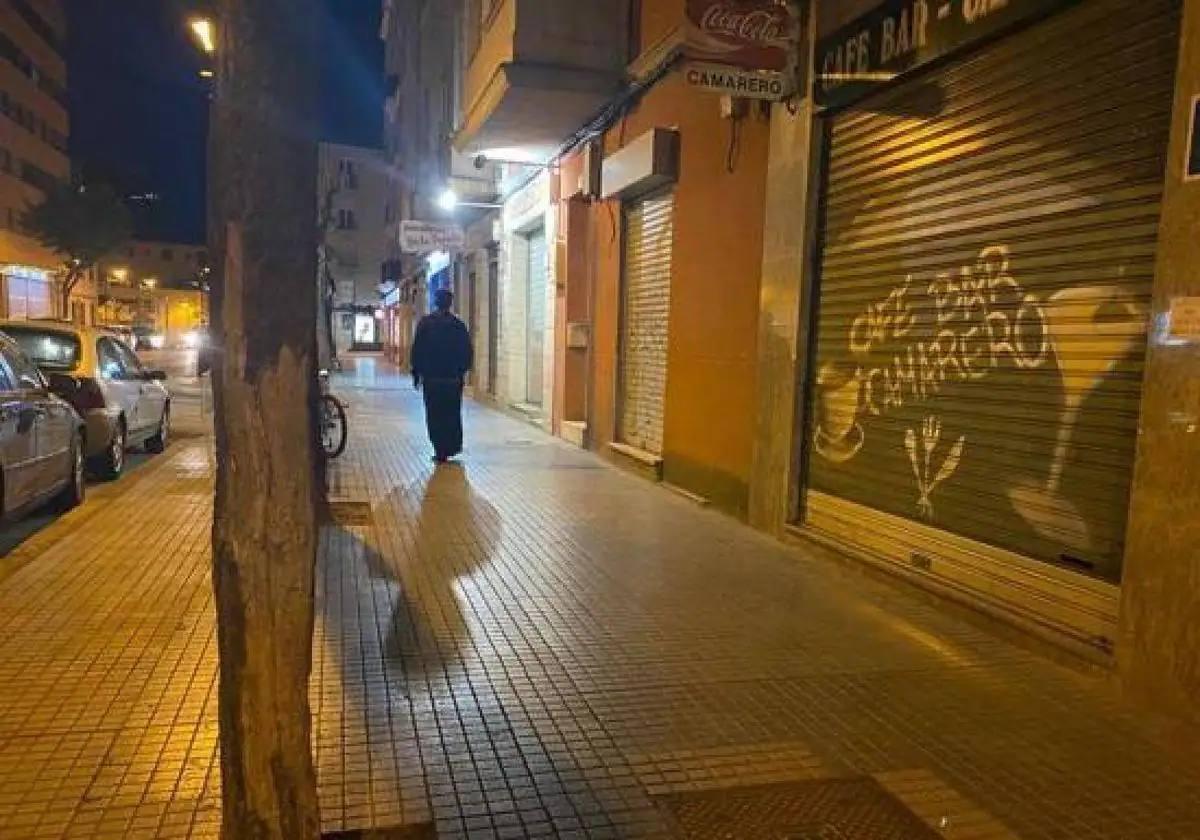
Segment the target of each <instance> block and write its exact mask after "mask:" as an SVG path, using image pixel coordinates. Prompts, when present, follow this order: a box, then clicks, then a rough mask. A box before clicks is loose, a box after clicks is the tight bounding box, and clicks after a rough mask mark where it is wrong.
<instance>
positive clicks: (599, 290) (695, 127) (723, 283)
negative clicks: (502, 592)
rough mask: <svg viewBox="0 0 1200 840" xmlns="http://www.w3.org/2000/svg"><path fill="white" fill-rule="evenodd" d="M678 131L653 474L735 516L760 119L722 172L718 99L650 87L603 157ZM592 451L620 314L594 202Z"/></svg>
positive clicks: (609, 409) (601, 428) (740, 485)
mask: <svg viewBox="0 0 1200 840" xmlns="http://www.w3.org/2000/svg"><path fill="white" fill-rule="evenodd" d="M655 127H660V128H675V129H676V130H678V131H679V134H680V154H681V160H680V175H679V181H678V184H677V185H676V190H675V233H674V237H675V239H674V245H673V255H672V281H671V309H670V334H669V340H668V372H667V403H666V428H665V436H664V438H665V444H664V453H663V455H664V464H663V472H664V478H665V480H667V481H669V482H671V483H673V484H676V485H678V486H680V487H683V488H684V489H687V490H689V491H692V492H694V493H697V494H699V495H701V496H704V497H705V498H708V499H710V500H712V502H713V503H714V504H716V505H718V506H720V507H722V508H724V509H726V510H730V511H733V512H735V513H739V514H744V513H745V510H746V505H747V496H748V490H747V486H748V482H749V475H750V463H751V457H752V434H753V427H754V423H753V412H754V401H755V354H756V352H757V345H756V342H757V325H758V289H759V279H760V275H761V266H762V227H763V219H764V202H765V199H766V164H767V151H768V122H767V120H766V119H765V118H763V117H762V116H760V113H759V110H758V108H756V107H752V108H751V109H750V113H749V114H748V115H747V116H746V117H745V118H744V119H742V120H741V123H740V139H739V144H738V145H739V151H738V154H737V157H736V165H735V167H734V171H733V172H732V173H731V172H729V171H727V168H726V161H727V155H728V153H729V148H730V133H731V129H732V124H731V123H730V121H728V120H724V119H722V118H721V115H720V100H719V98H718V97H717V96H714V95H712V94H708V93H704V92H699V91H695V90H692V89H691V88H689V87H687V85H686V84H685V83H684V81H683V79H682V77H681V76H680V75H679V73H678V72H675V73H672V74H671V75H670V76H668V77H667V78H665V79H664V80H662V81H661V82H659V84H658V85H657V86H656V87H655V88H654V89H652V90H651V91H650V92H649V93H648V94H647V95H646V96H645V97H644V98H643V99H642V100H641V102H640V103H639V104H638V106H637V107H636V108H635V110H633V111H632V112H631V113H630V114H629V115H628V117H627V118H626V119H625V120H624V121H623V122H621V123H618V124H617V125H616V126H614V127H613V128H612V129H611V130H609V131H608V133H607V134H606V135H605V139H604V143H605V154H606V155H608V154H612V153H613V152H614V151H616V150H617V149H619V148H621V146H622V145H624V144H625V143H627V142H628V141H630V140H633V139H636V138H637V137H638V136H640V135H641V134H643V133H645V132H646V131H649V130H650V129H652V128H655ZM591 216H592V218H591V228H592V230H591V239H592V242H593V243H594V253H595V258H594V271H595V283H596V288H595V310H594V318H593V353H592V367H593V376H594V380H593V388H592V405H591V409H592V410H591V431H592V441H593V445H595V446H597V447H600V448H603V447H605V446H606V445H607V443H608V442H610V441H612V440H613V437H614V428H613V426H614V418H615V415H616V379H617V375H616V374H617V335H618V318H619V313H620V268H621V237H620V226H621V225H620V206H619V204H618V203H616V202H604V203H598V204H595V205H593V207H592V214H591Z"/></svg>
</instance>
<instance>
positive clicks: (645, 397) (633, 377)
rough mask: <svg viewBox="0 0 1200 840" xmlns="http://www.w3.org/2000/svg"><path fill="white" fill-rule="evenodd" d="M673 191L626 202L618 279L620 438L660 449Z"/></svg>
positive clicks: (641, 446) (656, 451) (655, 450)
mask: <svg viewBox="0 0 1200 840" xmlns="http://www.w3.org/2000/svg"><path fill="white" fill-rule="evenodd" d="M673 208H674V196H673V195H671V194H667V195H658V196H652V197H649V198H644V199H641V200H639V201H635V202H633V203H631V204H629V205H627V206H626V208H625V212H624V235H625V243H624V266H623V275H624V276H623V278H622V284H621V336H620V349H621V360H620V407H619V417H618V424H617V433H618V438H619V439H620V441H621V442H622V443H625V444H628V445H629V446H633V447H635V448H637V449H641V450H643V451H645V452H649V453H651V454H654V455H661V454H662V451H663V415H664V409H665V406H666V397H667V334H668V315H669V310H670V304H671V241H672V234H673V231H674V226H673V215H674V209H673Z"/></svg>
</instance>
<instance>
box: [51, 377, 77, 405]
mask: <svg viewBox="0 0 1200 840" xmlns="http://www.w3.org/2000/svg"><path fill="white" fill-rule="evenodd" d="M47 381H48V382H49V385H50V393H52V394H54V395H55V396H59V397H62V398H63V399H70V398H71V397H73V396H75V394H76V393H77V392H78V391H79V380H78V379H76V378H75V377H73V376H67V374H65V373H52V374H50V376H49V377H47Z"/></svg>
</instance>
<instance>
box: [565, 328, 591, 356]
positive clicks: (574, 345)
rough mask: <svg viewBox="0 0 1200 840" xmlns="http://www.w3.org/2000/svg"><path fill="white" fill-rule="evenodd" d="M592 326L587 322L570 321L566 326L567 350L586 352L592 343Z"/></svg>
mask: <svg viewBox="0 0 1200 840" xmlns="http://www.w3.org/2000/svg"><path fill="white" fill-rule="evenodd" d="M591 338H592V325H591V324H589V323H588V322H587V321H572V322H571V323H569V324H567V349H569V350H586V349H588V347H589V346H590V345H591V343H592V341H591Z"/></svg>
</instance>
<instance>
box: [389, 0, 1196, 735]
mask: <svg viewBox="0 0 1200 840" xmlns="http://www.w3.org/2000/svg"><path fill="white" fill-rule="evenodd" d="M446 5H447V6H450V5H455V6H456V11H454V13H453V14H455V15H457V16H458V18H459V19H458V21H457V23H456V27H457V30H458V31H459V32H460V35H459V36H458V40H457V44H458V46H457V47H456V48H455V52H454V53H453V54H454V56H455V60H454V61H453V62H451V64H452V65H453V66H452V67H451V76H452V77H453V75H454V73H457V82H455V83H453V84H452V89H456V90H457V91H458V93H457V94H453V93H452V92H451V94H450V95H448V97H447V101H451V102H453V101H457V102H458V103H459V107H458V108H457V110H456V111H454V112H453V114H454V117H453V123H454V130H453V134H452V138H453V139H452V141H450V142H449V143H447V144H445V149H446V151H444V152H443V153H442V154H443V158H442V160H443V161H445V162H446V165H444V166H443V168H442V169H440V170H438V173H439V175H440V177H441V178H442V179H443V182H444V183H453V182H454V175H455V170H454V166H453V163H452V162H453V161H454V160H456V159H463V158H465V159H467V160H472V161H474V160H480V161H483V162H485V163H499V164H500V165H499V166H498V169H497V172H496V174H495V179H494V182H493V186H491V187H490V188H489V189H491V190H493V191H494V196H495V197H494V199H492V201H490V202H488V203H489V204H494V205H496V206H495V209H494V210H492V211H490V215H488V216H487V217H486V218H487V220H488V221H487V224H486V225H485V226H484V227H486V228H487V232H486V233H484V234H482V236H490V237H491V238H490V240H488V241H486V242H485V241H483V240H482V239H481V238H476V239H475V240H472V237H470V236H467V237H465V239H466V241H467V242H468V243H472V242H473V243H474V244H473V245H469V246H467V247H466V248H465V253H466V254H468V255H469V256H468V257H467V260H468V263H467V264H468V265H469V266H470V267H471V271H472V273H473V276H474V278H475V279H474V281H472V282H471V283H468V286H471V287H473V286H474V284H479V283H480V282H481V280H480V278H483V277H486V278H487V279H486V280H485V281H483V287H482V289H480V291H481V292H483V293H484V294H476V295H475V296H474V297H475V298H476V299H479V298H483V299H485V300H487V301H488V303H489V305H490V306H491V309H490V310H488V311H487V315H486V319H485V320H487V321H488V327H489V335H488V339H487V344H486V349H485V350H484V351H483V352H482V354H480V353H478V352H477V355H483V356H484V357H485V358H486V359H487V360H488V362H489V363H490V365H491V367H490V368H489V370H490V371H493V372H491V373H489V375H488V376H487V379H486V381H487V388H485V389H481V390H483V391H484V392H485V393H487V394H489V395H491V396H494V398H495V399H496V401H497V402H498V403H500V404H501V405H503V406H505V407H507V408H510V409H515V410H518V411H520V412H522V413H523V414H525V415H526V416H528V417H530V418H531V419H532V420H534V421H535V422H537V423H539V424H540V425H542V426H544V427H545V428H547V429H548V430H550V431H552V432H553V433H555V434H559V435H561V436H562V437H564V438H566V439H568V440H571V441H573V442H575V443H577V444H579V445H582V446H587V447H589V448H591V449H593V450H595V451H596V452H597V453H599V454H601V455H603V456H604V457H606V458H609V459H611V460H613V461H615V462H617V463H621V464H623V465H626V466H628V467H630V468H631V469H634V470H636V471H638V472H641V473H643V474H645V475H647V476H648V477H651V478H653V479H656V480H661V481H663V482H665V483H667V484H669V485H671V486H672V487H673V488H675V489H677V490H679V491H682V492H683V493H685V494H686V495H689V496H691V497H693V498H696V499H699V500H703V501H705V502H709V503H712V504H713V505H714V506H716V507H719V508H721V509H723V510H725V511H728V512H730V513H732V514H734V515H737V516H741V517H744V518H746V519H747V520H748V521H749V522H750V523H751V524H753V525H755V526H756V527H759V528H762V529H764V530H768V531H771V532H773V533H775V534H777V535H779V536H780V537H781V538H783V539H789V540H801V541H807V542H817V543H821V544H823V545H826V546H830V547H833V548H834V549H836V550H837V551H839V552H841V553H843V554H845V555H848V556H851V557H854V558H857V559H859V560H861V561H862V562H864V563H867V564H870V565H872V566H874V567H877V568H879V569H882V570H884V571H887V572H889V573H891V574H894V575H897V576H899V577H902V578H904V579H906V580H908V581H911V582H912V583H914V584H917V585H919V586H922V587H925V588H928V589H930V590H932V591H935V592H937V593H939V594H941V595H943V596H945V597H946V598H948V599H952V600H955V601H958V602H961V603H963V604H965V605H967V606H969V607H970V608H971V609H973V610H976V611H979V612H984V613H988V614H991V615H992V616H994V617H996V618H998V619H1000V620H1002V621H1004V622H1007V623H1010V624H1014V625H1017V626H1020V627H1022V628H1023V629H1024V630H1026V631H1028V632H1030V633H1033V634H1036V635H1038V636H1041V637H1043V638H1045V639H1048V640H1050V641H1052V642H1053V643H1054V644H1056V645H1058V646H1061V647H1065V648H1070V649H1072V650H1074V651H1075V652H1076V653H1078V654H1080V655H1082V656H1084V657H1086V658H1088V659H1091V660H1093V661H1096V662H1099V663H1102V664H1105V665H1107V666H1110V667H1112V668H1114V669H1115V670H1116V671H1117V672H1118V673H1120V674H1121V675H1122V676H1123V677H1124V678H1125V683H1126V685H1127V686H1128V687H1129V688H1130V689H1131V690H1133V691H1135V692H1137V693H1139V694H1141V695H1143V696H1145V697H1149V698H1152V699H1153V701H1154V702H1156V703H1157V704H1159V705H1161V706H1166V707H1169V708H1171V709H1172V710H1173V711H1178V712H1181V713H1182V714H1184V715H1187V716H1194V715H1197V714H1198V713H1200V710H1198V707H1197V704H1196V702H1195V698H1196V697H1197V696H1200V635H1197V631H1196V628H1197V627H1198V626H1200V590H1197V588H1196V587H1195V586H1194V585H1192V584H1194V582H1195V580H1196V579H1197V578H1198V576H1200V551H1197V550H1196V547H1197V546H1200V532H1198V531H1197V529H1198V528H1200V525H1198V524H1196V523H1200V517H1198V516H1197V513H1198V512H1200V511H1198V508H1200V491H1197V490H1196V488H1195V487H1194V482H1189V481H1188V480H1187V479H1186V478H1185V476H1186V475H1188V474H1190V472H1189V470H1190V467H1191V466H1192V461H1193V460H1195V459H1196V457H1198V456H1197V455H1196V452H1197V451H1198V450H1197V448H1196V447H1195V445H1194V442H1193V441H1192V438H1191V437H1189V435H1193V434H1194V432H1195V429H1196V428H1197V427H1200V423H1198V422H1197V421H1196V418H1197V416H1200V391H1198V390H1197V388H1196V386H1195V382H1196V381H1197V380H1196V378H1195V376H1194V374H1193V375H1189V374H1188V373H1187V371H1188V370H1192V371H1194V365H1195V354H1196V353H1197V352H1200V351H1197V349H1196V348H1197V347H1198V346H1200V326H1197V324H1198V323H1200V319H1198V318H1197V317H1196V316H1195V315H1193V314H1192V313H1194V312H1197V311H1200V303H1197V301H1200V290H1198V289H1197V286H1196V280H1195V279H1194V277H1193V276H1192V275H1191V274H1190V273H1189V272H1187V271H1186V268H1185V267H1186V266H1188V265H1191V264H1193V262H1194V260H1195V254H1194V253H1193V252H1194V251H1195V249H1196V248H1197V247H1200V244H1198V242H1200V240H1198V239H1197V237H1196V236H1195V231H1196V229H1197V213H1198V212H1200V151H1197V149H1200V140H1197V138H1198V137H1200V129H1198V128H1197V127H1196V126H1195V125H1194V122H1195V121H1196V120H1197V119H1200V116H1198V111H1200V109H1197V108H1196V107H1195V96H1196V93H1195V92H1196V91H1197V90H1200V75H1198V74H1200V64H1198V61H1200V52H1198V50H1200V47H1198V46H1197V44H1196V43H1195V39H1194V38H1189V37H1187V33H1193V34H1194V33H1195V32H1196V31H1197V28H1198V27H1200V3H1197V2H1195V0H1189V2H1182V1H1181V0H1149V2H1146V3H1143V4H1139V6H1138V9H1137V11H1136V14H1135V15H1134V18H1135V19H1132V20H1131V18H1130V15H1129V14H1128V8H1127V7H1126V5H1125V4H1121V3H1119V2H1117V0H1079V2H1060V0H1044V1H1043V2H1029V3H1022V4H1003V3H991V4H989V3H967V2H954V3H950V4H947V5H946V6H945V13H944V14H939V15H937V16H930V15H929V14H928V4H924V3H913V2H904V0H855V2H848V3H833V2H819V0H818V2H812V3H800V2H795V3H790V4H785V3H778V4H776V3H771V2H769V0H762V2H760V0H745V1H744V2H727V3H718V2H716V0H689V2H687V3H684V2H670V0H642V2H640V3H634V4H601V3H586V4H555V3H545V2H537V1H536V0H500V2H496V3H479V2H463V3H460V4H446ZM618 6H619V7H620V8H619V9H618V8H616V7H618ZM718 6H719V7H720V8H715V7H718ZM783 6H786V7H787V8H789V9H790V10H791V15H792V17H791V22H792V23H791V25H789V26H788V27H787V31H788V35H789V39H790V52H791V65H790V68H789V75H790V76H791V78H792V81H793V82H794V83H795V92H794V93H793V94H792V95H791V96H790V97H789V98H787V99H786V100H783V99H782V98H781V97H775V99H776V100H778V101H773V102H762V101H748V100H747V99H745V98H740V97H739V95H738V94H737V90H738V88H737V87H736V85H735V84H733V83H731V85H732V86H731V87H727V88H726V93H725V95H721V94H720V92H717V93H714V92H713V91H712V90H711V88H712V87H713V85H711V84H707V83H706V82H705V80H704V79H703V78H702V77H701V76H700V75H699V74H698V73H694V72H692V71H693V70H694V69H695V67H696V65H695V64H693V63H691V61H692V57H693V53H692V52H691V50H692V47H693V39H694V38H695V33H696V32H697V30H698V29H702V28H703V25H705V24H703V23H702V21H707V22H708V23H714V22H715V24H714V25H716V26H718V27H724V28H725V29H726V30H727V31H725V32H721V33H718V34H719V35H722V36H726V35H729V34H730V32H733V33H735V34H736V35H737V37H745V36H750V37H751V38H753V34H754V32H756V31H757V32H759V34H761V33H762V31H763V30H762V29H761V28H758V29H756V28H755V27H749V26H746V27H741V26H726V24H729V23H730V22H731V21H736V20H741V19H742V18H739V17H738V15H742V14H754V15H757V16H758V17H757V18H756V19H758V20H762V19H763V17H762V16H763V15H764V14H767V15H769V14H770V12H771V10H774V11H776V12H778V11H779V7H783ZM443 12H444V14H450V12H449V11H446V10H445V9H444V10H443ZM689 15H690V17H689ZM781 31H783V30H779V32H781ZM779 32H775V35H776V36H777V35H779ZM712 34H713V33H706V36H708V35H712ZM708 43H710V44H711V38H710V39H709V40H708ZM757 46H761V44H759V45H757ZM618 57H619V61H618V60H617V58H618ZM455 68H457V69H455ZM442 83H443V84H444V83H445V82H444V77H443V79H442ZM706 84H707V87H706ZM419 91H420V85H419V84H418V85H417V87H416V88H415V90H414V91H412V92H410V94H408V95H415V94H416V93H417V92H419ZM729 91H733V93H730V92H729ZM401 131H403V127H401ZM479 156H482V157H479ZM426 189H427V191H428V192H429V193H430V194H435V193H436V189H437V187H436V186H430V187H427V188H426ZM472 247H474V248H479V249H481V250H479V251H478V252H477V254H475V255H471V254H472ZM451 263H453V256H451ZM484 265H486V266H487V271H484V268H483V267H484ZM485 295H486V297H485ZM479 321H480V318H478V317H476V325H477V326H481V324H480V323H479ZM479 343H480V342H479V340H478V338H477V345H479Z"/></svg>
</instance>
